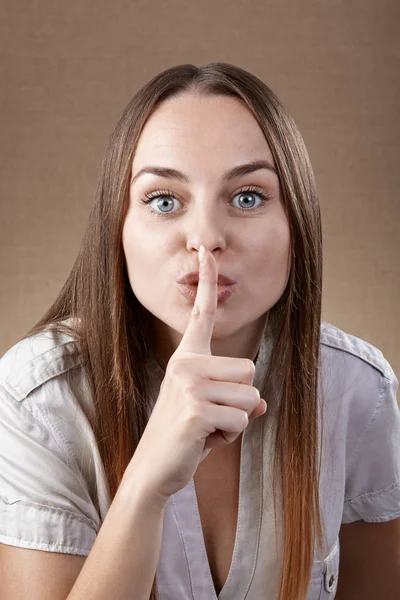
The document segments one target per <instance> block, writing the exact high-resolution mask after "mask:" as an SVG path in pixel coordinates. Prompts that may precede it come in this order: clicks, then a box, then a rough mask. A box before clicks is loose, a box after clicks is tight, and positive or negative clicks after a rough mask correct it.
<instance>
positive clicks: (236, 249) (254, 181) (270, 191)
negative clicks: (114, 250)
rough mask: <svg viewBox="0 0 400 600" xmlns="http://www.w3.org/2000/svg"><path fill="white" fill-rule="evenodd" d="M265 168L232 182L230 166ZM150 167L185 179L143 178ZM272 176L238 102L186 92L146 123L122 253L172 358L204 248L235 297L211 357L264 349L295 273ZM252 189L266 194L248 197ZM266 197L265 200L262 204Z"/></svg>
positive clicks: (264, 147)
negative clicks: (183, 283)
mask: <svg viewBox="0 0 400 600" xmlns="http://www.w3.org/2000/svg"><path fill="white" fill-rule="evenodd" d="M259 161H265V162H267V163H269V164H270V165H271V169H269V168H249V169H248V172H247V173H243V174H236V175H235V176H233V177H228V175H229V172H230V171H231V170H232V169H233V168H236V167H239V166H242V165H246V164H248V163H255V162H259ZM145 167H146V168H147V169H148V170H150V168H153V169H154V168H155V167H157V168H163V169H174V170H176V171H179V172H180V173H181V174H182V175H181V176H180V177H177V176H176V175H175V176H172V174H171V173H169V174H168V173H165V174H163V175H161V174H155V173H150V172H147V173H143V174H141V175H139V171H141V170H142V169H144V168H145ZM273 168H274V160H273V157H272V154H271V151H270V148H269V146H268V143H267V141H266V139H265V137H264V135H263V133H262V131H261V129H260V127H259V125H258V123H257V121H256V120H255V118H254V117H253V115H252V113H251V112H250V111H249V110H248V109H247V108H246V106H245V105H244V104H242V103H241V101H240V100H238V99H236V98H230V97H225V96H218V97H215V96H206V97H200V96H197V95H194V94H185V95H182V96H180V97H178V98H174V99H169V100H167V101H164V102H163V103H162V104H161V105H159V106H158V107H157V108H156V109H155V111H154V112H153V113H152V115H151V116H150V117H149V119H148V121H147V122H146V124H145V126H144V129H143V131H142V133H141V135H140V138H139V142H138V146H137V150H136V153H135V156H134V159H133V163H132V177H131V186H130V197H129V200H130V202H129V208H128V212H127V215H126V219H125V223H124V228H123V248H124V252H125V257H126V262H127V269H128V276H129V281H130V285H131V287H132V290H133V292H134V294H135V296H136V297H137V299H138V300H139V302H140V303H141V304H142V305H143V306H144V307H145V308H146V309H147V310H148V311H149V312H150V313H151V315H153V317H154V318H153V323H154V325H155V331H156V332H157V339H158V342H160V340H162V345H163V347H164V348H166V347H167V346H168V348H169V355H170V354H172V352H173V351H174V350H175V349H176V347H177V346H178V344H179V342H180V339H181V337H182V335H183V333H184V331H185V328H186V325H187V323H188V320H189V318H190V313H191V310H192V308H193V301H192V300H189V299H188V298H186V297H184V296H183V295H182V294H181V292H180V291H179V286H178V283H177V282H178V280H179V279H180V278H181V277H183V276H184V275H185V274H186V273H188V272H190V271H198V270H199V262H198V251H199V248H200V245H201V244H203V246H204V247H205V248H206V249H207V250H208V251H209V252H211V253H212V254H213V255H214V258H215V261H216V263H217V268H218V272H219V273H222V274H224V275H226V276H228V277H230V278H231V279H232V280H233V281H235V282H236V286H235V287H236V289H235V293H234V294H233V295H232V296H230V298H229V299H228V300H227V301H226V302H224V303H222V304H219V305H218V309H217V316H216V321H215V326H214V333H213V339H212V353H213V354H217V355H224V356H245V355H246V352H247V349H248V348H249V344H250V346H251V345H252V342H254V340H255V339H257V340H258V342H259V341H260V338H259V335H260V334H262V328H263V327H262V326H263V325H264V324H265V322H266V318H267V314H268V311H269V309H270V308H271V307H272V306H273V305H274V304H275V303H276V302H277V301H278V300H279V298H280V297H281V296H282V294H283V292H284V290H285V287H286V284H287V281H288V277H289V271H290V233H289V223H288V220H287V217H286V214H285V211H284V207H283V203H282V198H281V193H280V186H279V179H278V176H277V174H276V172H275V171H274V170H273ZM252 187H256V188H259V189H258V190H254V191H252V190H251V189H250V191H245V190H246V189H247V188H252ZM242 190H243V191H242ZM260 192H261V193H263V194H265V195H266V196H267V197H268V198H266V201H265V203H264V204H262V201H263V198H262V196H261V195H260ZM156 193H158V194H159V195H160V196H162V197H161V198H156V197H155V195H156ZM146 194H152V199H151V201H150V202H149V203H148V204H144V203H143V202H141V199H143V198H144V197H145V195H146ZM258 342H257V343H258ZM257 343H256V350H258V345H257ZM232 344H233V345H232ZM253 345H254V344H253Z"/></svg>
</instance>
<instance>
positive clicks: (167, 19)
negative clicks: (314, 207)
mask: <svg viewBox="0 0 400 600" xmlns="http://www.w3.org/2000/svg"><path fill="white" fill-rule="evenodd" d="M0 11H1V17H2V18H1V19H0V23H1V24H0V45H1V53H0V57H1V58H0V69H1V82H2V85H1V87H0V90H1V91H0V93H1V109H2V113H1V130H0V131H1V133H0V135H1V142H2V143H1V156H0V169H1V179H0V201H1V224H0V227H1V230H0V252H1V255H0V259H1V261H0V269H1V272H0V275H1V280H0V285H1V288H0V322H1V328H0V354H2V353H4V352H5V351H6V350H7V349H8V348H9V347H10V346H11V345H12V344H13V343H15V342H16V341H17V339H18V338H19V337H20V336H22V335H23V334H24V333H25V332H26V331H27V330H28V328H30V327H31V326H32V325H33V324H34V323H35V322H36V321H37V320H38V319H39V318H40V317H41V316H42V314H43V313H44V312H45V310H46V309H47V308H48V307H49V305H50V303H51V302H52V301H53V300H54V299H55V297H56V295H57V293H58V292H59V290H60V288H61V286H62V284H63V283H64V281H65V279H66V277H67V275H68V273H69V271H70V269H71V267H72V265H73V262H74V260H75V257H76V255H77V252H78V248H79V245H80V242H81V239H82V236H83V232H84V229H85V226H86V222H87V218H88V215H89V211H90V207H91V204H92V202H93V198H94V191H95V187H96V181H97V176H98V172H99V168H100V162H101V159H102V156H103V152H104V150H105V147H106V142H107V139H108V137H109V135H110V134H111V131H112V129H113V128H114V125H115V123H116V120H117V118H118V117H119V115H120V113H121V111H122V109H123V108H124V106H125V105H126V104H127V102H128V101H129V100H130V98H131V96H132V95H133V94H134V93H135V92H136V91H137V90H138V89H139V88H140V87H141V86H142V85H143V84H144V83H146V82H147V81H148V80H149V79H150V78H151V77H153V76H154V75H155V74H157V73H158V72H160V71H162V70H164V69H166V68H168V67H170V66H173V65H176V64H180V63H193V64H195V65H198V66H199V65H202V64H204V63H207V62H211V61H225V62H230V63H233V64H235V65H237V66H240V67H243V68H245V69H248V70H249V71H251V72H253V73H254V74H255V75H257V76H258V77H260V78H261V79H262V80H263V81H265V83H267V84H268V85H269V86H270V87H271V88H272V89H273V90H274V91H275V92H276V94H277V95H278V96H279V97H280V98H281V99H282V101H283V102H284V103H285V105H286V107H287V108H288V109H289V111H290V112H291V114H292V115H293V117H294V119H295V121H296V122H297V124H298V126H299V128H300V131H301V133H302V135H303V137H304V139H305V142H306V145H307V148H308V150H309V153H310V157H311V161H312V164H313V167H314V171H315V176H316V179H317V185H318V189H319V194H320V202H321V210H322V218H323V233H324V287H323V319H324V320H326V321H329V322H331V323H333V324H335V325H337V326H338V327H340V328H342V329H344V330H345V331H348V332H349V333H352V334H354V335H357V336H359V337H361V338H363V339H365V340H367V341H369V342H371V343H373V344H374V345H376V346H377V347H378V348H380V349H381V350H382V352H383V353H384V355H385V357H386V358H387V359H388V360H389V362H390V363H391V365H392V367H393V369H394V370H395V372H396V374H397V376H398V377H399V376H400V335H399V321H400V302H399V300H400V293H399V292H400V277H399V276H400V261H399V256H400V252H399V231H398V229H399V223H400V218H399V217H400V205H399V189H400V167H399V137H400V136H399V133H400V119H399V104H398V98H399V92H400V90H399V63H400V61H399V57H400V43H399V39H400V31H399V29H400V27H399V23H400V3H399V2H397V0H392V1H387V0H369V1H367V0H352V1H351V2H348V1H347V0H341V1H339V0H330V1H326V2H323V1H314V2H298V1H297V0H291V1H290V2H289V1H279V2H278V1H276V2H268V1H267V0H263V1H261V0H260V1H258V2H254V1H253V2H251V1H248V0H246V1H244V0H242V1H240V2H232V0H223V1H218V0H215V1H214V2H211V1H210V0H208V1H207V2H189V1H188V0H186V1H184V0H181V1H177V0H174V1H170V2H166V1H163V2H144V1H140V2H128V1H124V2H122V1H116V2H109V1H105V0H97V1H94V0H93V1H88V0H85V1H78V0H75V1H72V2H71V1H69V2H54V1H52V2H50V1H49V0H41V2H18V1H12V0H6V1H5V0H3V2H2V4H1V8H0Z"/></svg>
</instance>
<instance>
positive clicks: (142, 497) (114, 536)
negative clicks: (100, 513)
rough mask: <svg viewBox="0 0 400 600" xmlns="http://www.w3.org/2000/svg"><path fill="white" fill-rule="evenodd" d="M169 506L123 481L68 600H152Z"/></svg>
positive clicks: (128, 480) (131, 482) (131, 483)
mask: <svg viewBox="0 0 400 600" xmlns="http://www.w3.org/2000/svg"><path fill="white" fill-rule="evenodd" d="M164 509H165V504H163V503H162V502H161V501H159V500H156V499H154V498H152V497H150V495H149V494H146V493H144V492H141V491H140V490H138V486H137V485H135V481H134V477H130V478H129V479H127V480H126V481H124V480H123V481H122V482H121V485H120V487H119V489H118V491H117V493H116V495H115V498H114V500H113V502H112V504H111V506H110V508H109V510H108V512H107V515H106V517H105V519H104V521H103V524H102V526H101V528H100V530H99V532H98V535H97V537H96V540H95V543H94V545H93V547H92V549H91V551H90V553H89V555H88V557H87V559H86V561H85V563H84V566H83V568H82V570H81V572H80V573H79V576H78V578H77V580H76V582H75V584H74V587H73V588H72V590H71V592H70V594H69V595H68V598H67V600H109V599H110V598H113V599H114V600H132V598H135V600H149V597H150V592H151V588H152V584H153V580H154V577H155V574H156V570H157V564H158V557H159V554H160V549H161V539H162V527H163V518H164Z"/></svg>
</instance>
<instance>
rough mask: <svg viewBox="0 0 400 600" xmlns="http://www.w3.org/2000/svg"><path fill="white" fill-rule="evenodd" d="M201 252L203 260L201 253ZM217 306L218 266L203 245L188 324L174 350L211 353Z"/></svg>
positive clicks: (200, 251)
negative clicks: (195, 292)
mask: <svg viewBox="0 0 400 600" xmlns="http://www.w3.org/2000/svg"><path fill="white" fill-rule="evenodd" d="M202 252H203V260H201V253H202ZM217 307H218V268H217V263H216V262H215V259H214V257H213V255H212V254H210V253H209V252H207V251H206V249H205V248H204V246H200V250H199V283H198V287H197V295H196V301H195V304H194V307H193V310H192V312H191V315H190V319H189V322H188V325H187V327H186V330H185V333H184V334H183V337H182V339H181V342H180V344H179V346H178V348H177V349H176V352H177V353H178V352H196V353H197V354H211V337H212V333H213V329H214V324H215V318H216V316H217Z"/></svg>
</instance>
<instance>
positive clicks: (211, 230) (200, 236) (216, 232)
mask: <svg viewBox="0 0 400 600" xmlns="http://www.w3.org/2000/svg"><path fill="white" fill-rule="evenodd" d="M221 221H222V220H221ZM186 238H187V242H186V245H187V249H188V250H189V251H193V250H197V251H199V249H200V246H201V245H203V246H204V248H205V249H206V250H208V251H209V252H211V253H213V254H214V255H215V253H216V252H219V251H222V250H225V248H226V227H225V224H224V223H222V222H220V221H219V220H218V218H215V216H214V217H211V216H202V217H199V218H197V219H195V220H194V222H193V224H192V225H190V226H189V228H188V231H187V234H186Z"/></svg>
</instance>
